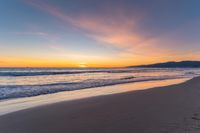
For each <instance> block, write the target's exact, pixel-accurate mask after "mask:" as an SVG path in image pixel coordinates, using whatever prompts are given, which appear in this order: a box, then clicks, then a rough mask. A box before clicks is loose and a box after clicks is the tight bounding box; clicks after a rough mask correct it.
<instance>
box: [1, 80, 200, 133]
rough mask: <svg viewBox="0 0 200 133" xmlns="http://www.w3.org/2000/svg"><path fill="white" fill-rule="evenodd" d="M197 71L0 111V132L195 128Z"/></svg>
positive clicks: (198, 126)
mask: <svg viewBox="0 0 200 133" xmlns="http://www.w3.org/2000/svg"><path fill="white" fill-rule="evenodd" d="M199 82H200V77H196V78H193V79H192V80H189V81H186V82H184V83H181V84H178V85H177V84H175V85H170V86H165V87H156V88H152V89H145V90H138V91H131V92H124V93H119V94H112V95H102V96H96V97H90V98H83V99H80V100H72V101H64V102H58V103H55V104H48V105H43V106H39V107H34V108H29V109H24V110H21V111H17V112H13V113H9V114H6V115H3V116H0V131H1V133H112V132H114V133H197V132H200V103H199V100H200V97H199V95H200V90H199V89H200V84H199Z"/></svg>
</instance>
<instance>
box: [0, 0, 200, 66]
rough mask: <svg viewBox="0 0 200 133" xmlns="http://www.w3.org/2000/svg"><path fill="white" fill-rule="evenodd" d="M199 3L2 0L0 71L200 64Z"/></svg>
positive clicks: (196, 0) (181, 0)
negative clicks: (4, 68) (173, 63)
mask: <svg viewBox="0 0 200 133" xmlns="http://www.w3.org/2000/svg"><path fill="white" fill-rule="evenodd" d="M199 5H200V1H199V0H190V1H188V0H151V1H150V0H101V1H99V0H73V1H70V0H69V1H68V0H67V1H66V0H42V1H41V0H1V3H0V29H1V30H0V50H1V51H0V54H1V58H0V66H2V67H4V66H8V67H9V66H12V67H13V66H19V67H23V66H28V67H29V66H30V67H31V66H37V67H40V66H41V67H44V66H47V67H78V66H80V64H85V65H86V66H89V67H98V66H99V67H104V66H105V67H120V66H127V65H137V64H147V63H155V62H164V61H171V60H177V61H179V60H199V59H200V53H199V50H200V45H199V37H200V30H199V28H200V9H199Z"/></svg>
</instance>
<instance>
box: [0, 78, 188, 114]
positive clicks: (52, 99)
mask: <svg viewBox="0 0 200 133" xmlns="http://www.w3.org/2000/svg"><path fill="white" fill-rule="evenodd" d="M188 79H189V78H180V79H168V80H156V81H146V82H135V83H127V84H119V85H112V86H104V87H96V88H89V89H83V90H75V91H65V92H59V93H54V94H47V95H40V96H34V97H26V98H17V99H9V100H2V101H0V116H1V115H5V114H8V113H11V112H15V111H19V110H23V109H28V108H32V107H37V106H41V105H47V104H53V103H57V102H62V101H72V100H78V99H83V98H89V97H95V96H104V95H110V94H117V93H125V92H131V91H136V90H144V89H149V88H153V87H161V86H168V85H172V84H179V83H182V82H184V81H187V80H188Z"/></svg>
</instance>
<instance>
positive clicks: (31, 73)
mask: <svg viewBox="0 0 200 133" xmlns="http://www.w3.org/2000/svg"><path fill="white" fill-rule="evenodd" d="M36 70H37V69H36ZM36 70H35V69H34V70H33V71H31V70H30V71H0V76H10V77H18V76H42V75H47V76H48V75H65V74H84V73H139V72H152V71H155V70H156V71H158V70H159V69H154V68H152V69H146V68H144V69H128V68H126V69H86V70H63V69H61V70H62V71H61V70H57V71H51V69H42V71H36ZM160 71H169V69H161V70H160ZM176 71H177V70H176Z"/></svg>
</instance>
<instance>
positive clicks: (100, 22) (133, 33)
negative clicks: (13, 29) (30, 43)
mask: <svg viewBox="0 0 200 133" xmlns="http://www.w3.org/2000/svg"><path fill="white" fill-rule="evenodd" d="M29 3H30V4H31V5H33V6H35V7H37V8H39V9H40V10H43V11H45V12H47V13H49V14H50V15H52V16H54V17H56V18H58V19H59V20H61V21H63V22H65V23H66V24H70V25H73V26H74V27H76V28H78V29H80V30H82V31H84V33H85V35H87V36H89V37H90V38H91V39H93V40H96V41H98V42H101V43H102V44H104V45H111V46H114V47H117V48H121V49H123V50H124V51H123V50H122V53H120V54H119V55H122V56H124V55H128V56H129V57H130V58H132V57H134V56H145V57H146V58H148V57H149V56H151V57H155V58H168V57H169V58H172V59H173V57H176V58H179V56H180V55H181V54H183V53H184V52H186V50H187V49H186V50H182V47H181V46H183V45H184V46H188V44H186V43H185V42H183V40H177V39H176V37H175V36H176V34H179V33H180V32H182V30H181V27H177V29H175V30H174V31H175V32H174V31H171V32H170V33H164V34H161V35H157V36H154V35H153V34H151V33H150V35H152V36H147V34H144V33H141V32H140V22H142V21H143V13H141V14H138V16H134V15H130V14H129V13H127V11H126V10H125V9H122V8H115V9H112V11H111V12H109V13H108V14H92V13H91V14H90V13H84V12H82V13H79V14H77V15H74V14H73V15H72V14H67V13H66V12H64V11H63V10H62V9H60V8H58V7H56V6H52V5H50V4H48V3H45V2H42V1H32V0H30V1H29ZM111 8H112V7H111ZM173 32H174V33H173ZM145 33H148V31H146V32H145ZM148 35H149V34H148ZM175 45H177V46H178V47H176V49H174V47H175ZM168 46H170V47H168ZM187 52H188V56H187V57H188V58H190V56H189V55H190V53H193V52H194V51H193V50H191V51H187ZM182 57H183V56H182Z"/></svg>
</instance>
